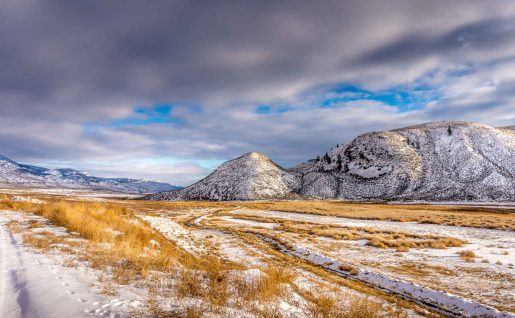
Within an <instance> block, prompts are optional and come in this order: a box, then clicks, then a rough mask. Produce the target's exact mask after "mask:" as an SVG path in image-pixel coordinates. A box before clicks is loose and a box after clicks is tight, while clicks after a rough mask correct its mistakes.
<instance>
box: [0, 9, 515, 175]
mask: <svg viewBox="0 0 515 318" xmlns="http://www.w3.org/2000/svg"><path fill="white" fill-rule="evenodd" d="M0 70H1V71H0V153H1V154H4V155H6V156H10V157H12V158H13V159H15V160H19V161H25V162H31V163H39V164H44V165H49V166H55V165H61V164H62V165H69V166H73V167H77V168H81V169H84V170H87V171H88V172H91V173H99V174H101V175H106V176H136V177H148V178H154V179H156V178H157V179H160V180H164V181H170V182H172V183H176V184H187V183H190V182H192V181H194V180H197V179H198V178H200V177H201V176H204V175H205V174H206V173H208V172H209V170H211V169H212V168H213V167H214V166H216V164H218V163H220V162H221V161H223V160H226V159H229V158H231V157H234V156H237V155H239V154H241V153H244V152H247V151H252V150H258V151H262V152H265V153H267V154H269V155H270V156H271V157H272V159H274V160H276V161H277V162H279V163H281V164H284V165H293V164H295V163H299V162H301V161H304V160H306V159H309V158H311V157H314V156H316V155H317V154H319V153H321V152H323V151H325V150H327V149H328V148H329V147H331V146H334V145H335V144H337V143H344V142H348V141H350V140H351V139H352V138H353V137H355V136H356V135H357V134H359V133H362V132H366V131H370V130H383V129H389V128H395V127H401V126H407V125H412V124H416V123H421V122H425V121H431V120H441V119H453V120H469V121H480V122H483V123H486V124H491V125H497V126H503V125H513V124H514V123H515V104H514V101H515V89H514V87H515V4H514V3H513V2H511V1H502V0H500V1H495V2H494V1H492V2H485V1H459V0H457V1H452V2H450V1H422V0H420V1H412V0H406V1H388V2H386V1H363V0H360V1H322V2H320V1H295V2H292V1H223V2H218V1H152V2H141V1H109V2H106V1H87V2H83V1H64V0H62V1H50V0H49V1H35V0H34V1H31V0H7V1H2V3H0ZM258 110H259V111H258Z"/></svg>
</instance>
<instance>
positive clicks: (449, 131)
mask: <svg viewBox="0 0 515 318" xmlns="http://www.w3.org/2000/svg"><path fill="white" fill-rule="evenodd" d="M447 133H448V134H449V136H450V135H452V129H451V126H449V127H447Z"/></svg>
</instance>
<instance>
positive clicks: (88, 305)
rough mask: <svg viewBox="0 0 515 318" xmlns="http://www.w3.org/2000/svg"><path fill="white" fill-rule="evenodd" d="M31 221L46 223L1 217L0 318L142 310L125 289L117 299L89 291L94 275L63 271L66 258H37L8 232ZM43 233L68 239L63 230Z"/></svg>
mask: <svg viewBox="0 0 515 318" xmlns="http://www.w3.org/2000/svg"><path fill="white" fill-rule="evenodd" d="M29 220H38V221H45V220H44V219H42V218H40V217H36V216H32V215H27V214H26V213H20V212H12V211H0V296H1V297H0V317H4V318H18V317H19V318H28V317H31V318H32V317H34V318H38V317H41V318H44V317H54V318H61V317H62V318H69V317H129V316H131V313H133V312H134V310H137V309H138V308H140V307H141V306H142V302H141V301H140V300H139V299H140V296H138V295H137V293H133V292H131V291H130V290H129V289H124V290H121V294H120V295H119V296H117V297H108V296H105V295H102V294H101V293H100V291H99V290H98V289H97V288H95V287H92V285H93V284H94V283H95V282H96V274H97V273H95V271H92V270H91V269H89V268H87V267H85V266H77V267H66V266H64V265H63V264H65V261H66V259H67V255H66V254H64V253H58V252H53V253H51V254H45V253H38V252H37V251H36V250H35V249H33V248H30V247H28V246H27V245H25V244H23V243H22V242H21V238H20V235H16V234H13V233H12V232H11V231H9V230H8V228H7V223H8V222H9V221H17V222H27V221H29ZM45 230H46V231H50V232H52V233H54V234H56V235H63V236H66V231H65V229H63V228H59V227H52V226H48V227H46V228H45Z"/></svg>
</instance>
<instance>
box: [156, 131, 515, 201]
mask: <svg viewBox="0 0 515 318" xmlns="http://www.w3.org/2000/svg"><path fill="white" fill-rule="evenodd" d="M295 196H301V197H305V198H320V199H352V200H427V201H515V131H513V130H509V129H503V128H493V127H490V126H486V125H482V124H478V123H469V122H451V121H447V122H433V123H427V124H423V125H417V126H412V127H406V128H402V129H395V130H391V131H385V132H371V133H366V134H363V135H360V136H358V137H357V138H355V139H354V140H353V141H351V142H350V143H348V144H345V145H339V146H337V147H336V148H334V149H332V150H331V151H329V152H327V153H326V154H323V155H321V156H319V157H318V158H317V159H315V160H310V161H308V162H306V163H303V164H300V165H298V166H295V167H293V168H290V169H288V170H284V169H282V168H281V167H279V166H277V165H276V164H275V163H273V162H272V161H270V159H268V158H267V157H266V156H265V155H262V154H257V153H249V154H246V155H244V156H242V157H240V158H237V159H234V160H231V161H228V162H226V163H224V164H223V165H221V166H220V167H219V168H218V169H216V170H215V171H214V172H213V173H212V174H211V175H209V176H208V177H206V178H205V179H203V180H201V181H199V182H198V183H196V184H193V185H191V186H189V187H187V188H184V189H181V190H178V191H171V192H166V193H159V194H155V195H152V196H148V197H146V199H156V200H160V199H162V200H190V199H209V200H253V199H265V198H266V199H270V198H288V197H295Z"/></svg>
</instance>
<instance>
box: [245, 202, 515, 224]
mask: <svg viewBox="0 0 515 318" xmlns="http://www.w3.org/2000/svg"><path fill="white" fill-rule="evenodd" d="M238 205H239V206H241V207H246V208H249V209H257V210H274V211H284V212H299V213H308V214H319V215H330V216H341V217H347V218H356V219H367V220H385V221H398V222H420V223H428V224H447V225H453V226H469V227H483V228H492V229H510V230H514V231H515V215H514V214H513V212H514V211H513V210H510V209H501V208H486V207H485V208H483V207H467V206H444V205H395V204H364V203H359V202H342V201H258V202H238Z"/></svg>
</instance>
